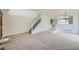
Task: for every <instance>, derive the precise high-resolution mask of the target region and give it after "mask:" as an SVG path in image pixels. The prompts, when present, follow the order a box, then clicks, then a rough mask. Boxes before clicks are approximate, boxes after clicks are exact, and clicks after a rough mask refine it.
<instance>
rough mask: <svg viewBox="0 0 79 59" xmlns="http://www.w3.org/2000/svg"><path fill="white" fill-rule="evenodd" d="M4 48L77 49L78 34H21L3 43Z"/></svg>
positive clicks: (48, 32)
mask: <svg viewBox="0 0 79 59" xmlns="http://www.w3.org/2000/svg"><path fill="white" fill-rule="evenodd" d="M5 49H6V50H78V49H79V35H76V34H69V33H52V32H50V31H45V32H40V33H37V34H33V35H22V36H20V37H16V38H13V39H12V41H11V42H9V43H6V44H5Z"/></svg>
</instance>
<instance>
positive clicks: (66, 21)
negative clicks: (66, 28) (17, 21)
mask: <svg viewBox="0 0 79 59" xmlns="http://www.w3.org/2000/svg"><path fill="white" fill-rule="evenodd" d="M68 22H69V21H68V20H58V24H68Z"/></svg>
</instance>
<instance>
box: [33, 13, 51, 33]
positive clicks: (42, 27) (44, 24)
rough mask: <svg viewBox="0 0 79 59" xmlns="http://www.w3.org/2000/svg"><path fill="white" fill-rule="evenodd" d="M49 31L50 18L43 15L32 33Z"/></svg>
mask: <svg viewBox="0 0 79 59" xmlns="http://www.w3.org/2000/svg"><path fill="white" fill-rule="evenodd" d="M49 29H50V17H49V16H47V15H45V14H41V22H40V24H39V25H38V26H37V27H36V29H35V30H34V31H33V32H32V33H38V32H42V31H47V30H49Z"/></svg>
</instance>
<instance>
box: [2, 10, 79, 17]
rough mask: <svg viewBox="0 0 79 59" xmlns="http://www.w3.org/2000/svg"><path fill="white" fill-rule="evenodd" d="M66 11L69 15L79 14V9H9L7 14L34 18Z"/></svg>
mask: <svg viewBox="0 0 79 59" xmlns="http://www.w3.org/2000/svg"><path fill="white" fill-rule="evenodd" d="M65 10H67V12H68V13H70V12H71V13H73V12H79V9H9V10H7V12H8V14H12V15H18V16H28V17H29V16H31V17H32V16H33V17H34V16H36V15H38V14H41V13H43V14H47V15H52V16H54V15H59V14H64V13H65ZM5 11H6V9H3V13H4V12H5Z"/></svg>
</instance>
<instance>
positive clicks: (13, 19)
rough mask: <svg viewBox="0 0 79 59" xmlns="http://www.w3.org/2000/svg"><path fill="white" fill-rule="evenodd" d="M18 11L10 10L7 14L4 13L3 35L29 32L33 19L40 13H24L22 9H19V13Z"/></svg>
mask: <svg viewBox="0 0 79 59" xmlns="http://www.w3.org/2000/svg"><path fill="white" fill-rule="evenodd" d="M17 11H18V10H17ZM17 11H16V13H17ZM20 12H21V13H20ZM16 13H13V11H10V12H8V13H7V14H4V15H3V36H8V35H14V34H18V33H23V32H28V31H29V29H30V28H29V27H30V23H31V21H33V20H34V18H35V17H37V15H38V14H34V13H25V14H24V15H23V14H22V10H21V11H19V14H18V13H17V14H16ZM23 13H24V12H23ZM28 14H29V15H28Z"/></svg>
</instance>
